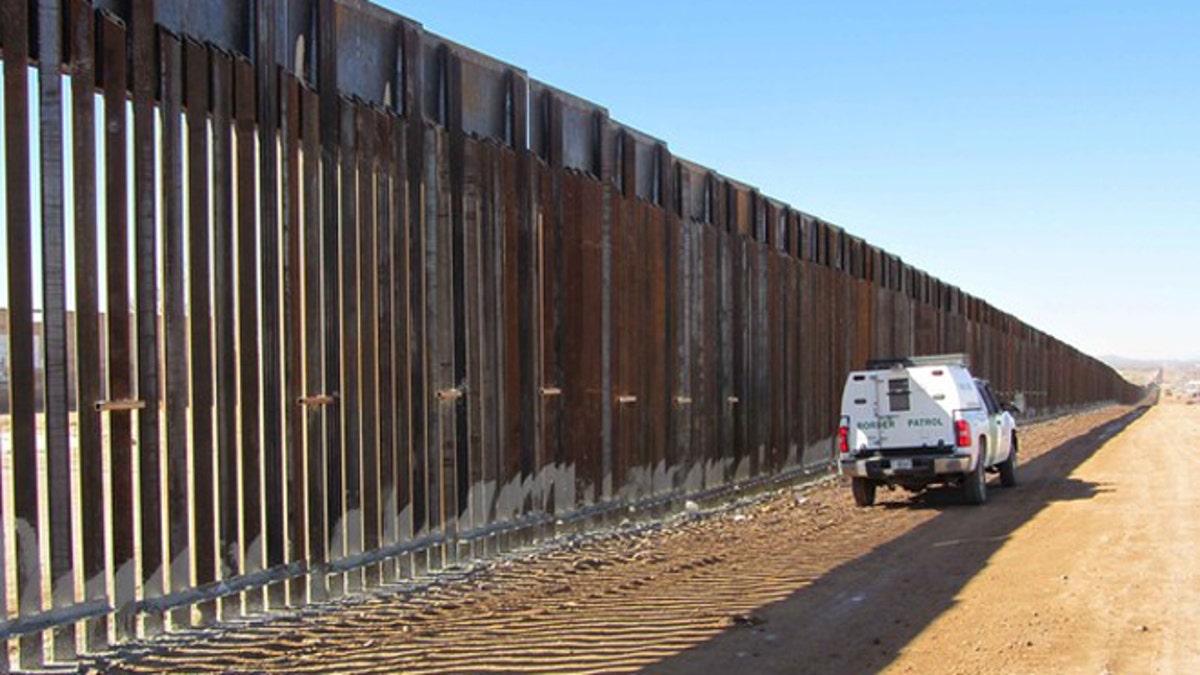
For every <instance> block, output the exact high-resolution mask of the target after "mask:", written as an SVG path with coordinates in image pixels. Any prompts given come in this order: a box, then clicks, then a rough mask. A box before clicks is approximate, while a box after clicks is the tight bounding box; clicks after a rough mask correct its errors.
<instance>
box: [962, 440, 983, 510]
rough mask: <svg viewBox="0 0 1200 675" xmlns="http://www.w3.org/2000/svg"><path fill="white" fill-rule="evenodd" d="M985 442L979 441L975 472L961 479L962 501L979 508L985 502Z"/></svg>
mask: <svg viewBox="0 0 1200 675" xmlns="http://www.w3.org/2000/svg"><path fill="white" fill-rule="evenodd" d="M985 457H987V440H986V439H982V438H981V439H979V462H978V463H977V464H976V465H975V470H974V471H972V472H971V473H969V474H967V475H966V477H965V478H964V479H963V485H962V489H963V499H965V500H966V502H967V503H968V504H973V505H975V506H979V505H980V504H983V503H984V502H986V501H987V467H986V466H984V465H985V464H987V460H986V459H984V458H985Z"/></svg>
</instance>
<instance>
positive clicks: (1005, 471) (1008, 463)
mask: <svg viewBox="0 0 1200 675" xmlns="http://www.w3.org/2000/svg"><path fill="white" fill-rule="evenodd" d="M1000 484H1001V485H1003V486H1004V487H1013V486H1014V485H1016V484H1017V435H1016V434H1013V437H1012V450H1010V451H1009V453H1008V459H1006V460H1004V461H1003V462H1002V463H1001V464H1000Z"/></svg>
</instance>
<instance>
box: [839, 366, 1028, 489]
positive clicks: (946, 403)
mask: <svg viewBox="0 0 1200 675" xmlns="http://www.w3.org/2000/svg"><path fill="white" fill-rule="evenodd" d="M1013 412H1016V409H1015V408H1013V407H1012V406H1010V405H1007V404H1002V403H1001V402H1000V401H999V400H998V399H997V398H996V396H994V395H993V393H992V391H991V388H990V387H989V386H988V383H987V382H984V381H982V380H977V379H975V378H974V377H972V375H971V373H970V371H969V370H968V360H967V356H966V355H965V354H948V355H939V356H921V357H910V358H901V359H885V360H875V361H871V362H869V363H868V364H867V368H866V370H859V371H855V372H852V373H850V375H849V376H848V377H847V378H846V386H845V389H843V392H842V414H841V425H840V427H839V429H838V434H837V437H836V438H837V441H836V442H837V453H836V454H837V465H838V471H839V472H840V473H841V474H842V475H845V476H849V477H850V483H851V490H852V491H853V493H854V501H855V502H856V503H857V504H858V505H859V506H870V505H872V504H874V503H875V491H876V488H877V487H878V486H886V487H888V488H895V487H901V488H904V489H906V490H909V491H911V492H920V491H922V490H924V489H925V488H927V487H930V486H933V485H950V486H956V487H958V488H959V489H961V490H962V494H963V498H964V499H965V500H966V501H967V502H968V503H970V504H983V503H984V502H985V501H987V474H988V473H998V474H1000V484H1001V485H1002V486H1004V487H1011V486H1013V485H1016V482H1017V476H1016V471H1017V430H1016V422H1015V420H1014V419H1013V416H1012V413H1013Z"/></svg>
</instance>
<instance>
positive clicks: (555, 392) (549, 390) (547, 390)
mask: <svg viewBox="0 0 1200 675" xmlns="http://www.w3.org/2000/svg"><path fill="white" fill-rule="evenodd" d="M541 391H542V396H562V389H560V388H558V387H542V390H541Z"/></svg>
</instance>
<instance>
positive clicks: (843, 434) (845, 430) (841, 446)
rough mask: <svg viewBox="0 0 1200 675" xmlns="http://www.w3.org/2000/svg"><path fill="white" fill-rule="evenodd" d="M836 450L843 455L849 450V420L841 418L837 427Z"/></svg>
mask: <svg viewBox="0 0 1200 675" xmlns="http://www.w3.org/2000/svg"><path fill="white" fill-rule="evenodd" d="M838 452H840V453H842V454H843V455H844V454H846V453H847V452H850V420H848V419H845V418H843V419H842V425H841V426H840V427H838Z"/></svg>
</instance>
